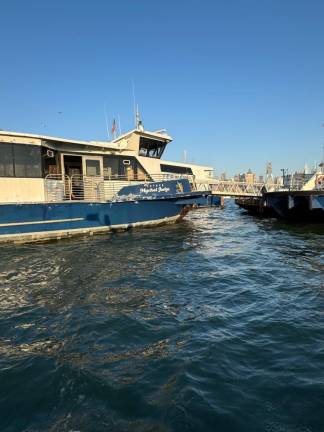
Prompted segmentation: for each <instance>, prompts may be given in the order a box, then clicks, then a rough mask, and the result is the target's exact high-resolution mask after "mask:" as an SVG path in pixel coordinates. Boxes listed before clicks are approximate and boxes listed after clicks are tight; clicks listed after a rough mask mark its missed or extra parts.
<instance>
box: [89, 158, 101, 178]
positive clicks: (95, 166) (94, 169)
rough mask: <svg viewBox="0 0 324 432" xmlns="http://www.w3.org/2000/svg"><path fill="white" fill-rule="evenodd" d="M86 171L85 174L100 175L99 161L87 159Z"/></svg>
mask: <svg viewBox="0 0 324 432" xmlns="http://www.w3.org/2000/svg"><path fill="white" fill-rule="evenodd" d="M86 173H87V176H100V161H98V160H91V159H87V160H86Z"/></svg>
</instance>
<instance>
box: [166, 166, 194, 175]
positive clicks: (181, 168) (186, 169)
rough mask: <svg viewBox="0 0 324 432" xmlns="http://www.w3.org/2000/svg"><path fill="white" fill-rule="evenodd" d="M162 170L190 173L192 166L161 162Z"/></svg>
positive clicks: (173, 172) (174, 172)
mask: <svg viewBox="0 0 324 432" xmlns="http://www.w3.org/2000/svg"><path fill="white" fill-rule="evenodd" d="M161 171H162V172H165V173H172V174H188V175H191V174H192V169H191V168H189V167H184V166H178V165H166V164H161Z"/></svg>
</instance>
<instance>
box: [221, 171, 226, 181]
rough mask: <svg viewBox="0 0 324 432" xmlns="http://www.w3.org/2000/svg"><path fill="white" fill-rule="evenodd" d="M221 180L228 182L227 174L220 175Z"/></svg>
mask: <svg viewBox="0 0 324 432" xmlns="http://www.w3.org/2000/svg"><path fill="white" fill-rule="evenodd" d="M220 179H221V180H222V181H224V180H226V173H225V172H223V173H222V174H221V175H220Z"/></svg>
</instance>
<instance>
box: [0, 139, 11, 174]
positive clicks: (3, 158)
mask: <svg viewBox="0 0 324 432" xmlns="http://www.w3.org/2000/svg"><path fill="white" fill-rule="evenodd" d="M13 176H14V160H13V152H12V144H6V143H4V144H3V143H0V177H13Z"/></svg>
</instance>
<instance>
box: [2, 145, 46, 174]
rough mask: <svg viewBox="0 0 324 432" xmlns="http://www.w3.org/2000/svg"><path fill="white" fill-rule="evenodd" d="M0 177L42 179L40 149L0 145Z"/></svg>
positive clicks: (26, 146) (27, 146) (28, 146)
mask: <svg viewBox="0 0 324 432" xmlns="http://www.w3.org/2000/svg"><path fill="white" fill-rule="evenodd" d="M0 177H42V154H41V148H40V147H38V146H33V145H24V144H10V143H0Z"/></svg>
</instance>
